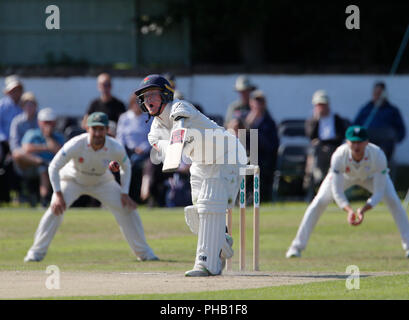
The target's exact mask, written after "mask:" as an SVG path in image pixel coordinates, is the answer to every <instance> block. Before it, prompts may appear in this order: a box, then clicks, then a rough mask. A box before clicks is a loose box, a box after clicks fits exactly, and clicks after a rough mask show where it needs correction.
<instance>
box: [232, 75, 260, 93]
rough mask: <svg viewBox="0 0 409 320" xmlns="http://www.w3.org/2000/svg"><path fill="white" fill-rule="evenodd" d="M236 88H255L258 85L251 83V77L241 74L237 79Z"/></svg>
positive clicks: (239, 89)
mask: <svg viewBox="0 0 409 320" xmlns="http://www.w3.org/2000/svg"><path fill="white" fill-rule="evenodd" d="M235 89H236V91H244V90H254V89H256V86H255V85H253V84H251V82H250V80H249V78H247V77H246V76H239V77H238V78H237V80H236V85H235Z"/></svg>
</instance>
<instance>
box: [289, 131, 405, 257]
mask: <svg viewBox="0 0 409 320" xmlns="http://www.w3.org/2000/svg"><path fill="white" fill-rule="evenodd" d="M345 137H346V140H347V142H346V143H344V144H343V145H341V146H340V147H338V148H337V149H336V150H335V152H334V153H333V155H332V157H331V167H330V170H329V172H328V174H327V176H326V177H325V179H324V181H323V182H322V184H321V186H320V188H319V190H318V193H317V195H316V196H315V198H314V199H313V201H312V202H311V204H310V205H309V206H308V208H307V210H306V212H305V214H304V218H303V219H302V222H301V225H300V226H299V228H298V232H297V235H296V236H295V239H294V240H293V242H292V244H291V246H290V248H289V249H288V251H287V253H286V257H287V258H292V257H300V256H301V251H302V250H304V249H305V247H306V246H307V242H308V239H309V237H310V235H311V232H312V230H313V228H314V226H315V225H316V223H317V222H318V219H319V218H320V216H321V215H322V213H323V212H324V210H325V209H326V208H327V206H328V205H329V204H330V203H331V202H332V200H335V202H336V203H337V205H338V206H339V207H340V208H341V209H343V210H344V211H345V212H347V213H348V216H347V220H348V223H349V224H351V225H353V226H357V225H359V224H361V223H362V221H363V219H364V215H365V213H366V212H367V211H368V210H371V209H372V208H373V207H375V206H376V205H377V204H378V203H379V202H380V201H381V200H382V199H383V200H384V201H385V203H386V205H387V206H388V209H389V211H390V213H391V214H392V216H393V219H394V221H395V223H396V225H397V227H398V229H399V232H400V236H401V239H402V246H403V249H404V250H405V255H406V257H407V258H409V221H408V217H407V215H406V212H405V209H404V208H403V207H402V204H401V202H400V199H399V197H398V195H397V194H396V191H395V188H394V186H393V183H392V180H391V178H390V177H389V173H388V172H389V170H388V164H387V160H386V156H385V153H384V152H383V151H382V150H381V149H380V148H379V147H378V146H376V145H374V144H372V143H369V140H368V132H367V130H366V129H365V128H364V127H360V126H351V127H349V128H348V129H347V131H346V133H345ZM354 185H358V186H360V187H362V188H364V189H366V190H368V191H370V192H371V193H372V196H371V197H370V198H369V199H368V200H367V202H366V204H365V205H364V206H363V207H362V208H359V209H357V210H356V211H355V210H354V209H353V208H352V207H351V205H350V203H349V202H348V199H347V198H346V196H345V193H344V191H345V190H346V189H348V188H350V187H352V186H354Z"/></svg>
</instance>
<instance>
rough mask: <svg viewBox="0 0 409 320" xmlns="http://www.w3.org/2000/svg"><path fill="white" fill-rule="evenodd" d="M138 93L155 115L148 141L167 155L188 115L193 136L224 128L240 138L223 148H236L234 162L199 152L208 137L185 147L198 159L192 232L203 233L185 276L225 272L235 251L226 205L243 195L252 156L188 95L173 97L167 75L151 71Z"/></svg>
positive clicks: (189, 211)
mask: <svg viewBox="0 0 409 320" xmlns="http://www.w3.org/2000/svg"><path fill="white" fill-rule="evenodd" d="M135 94H136V95H137V96H138V98H139V105H140V107H141V108H142V110H143V111H144V112H148V113H149V115H150V116H154V117H155V118H154V120H153V122H152V126H151V131H150V133H149V135H148V140H149V142H150V144H151V145H152V146H153V147H154V148H155V149H156V151H157V152H158V153H159V154H160V155H162V159H163V158H164V156H165V155H166V154H165V153H166V149H167V146H168V144H169V140H170V133H171V131H172V128H173V127H174V126H175V127H177V126H179V125H181V124H180V122H181V121H179V120H182V122H183V127H184V128H187V134H186V135H187V138H186V139H187V140H189V139H188V138H191V137H189V132H196V133H200V135H198V136H200V137H202V138H203V137H204V136H205V130H207V131H206V132H207V133H209V131H210V133H211V137H213V136H212V135H213V134H216V131H218V132H219V134H220V132H221V134H222V135H226V136H228V137H230V138H231V137H233V139H235V140H234V142H235V146H234V147H233V148H234V150H232V149H227V150H225V149H223V150H222V152H225V153H224V154H223V156H224V157H225V156H226V154H227V153H229V152H234V154H235V157H237V158H236V160H237V161H233V162H234V164H228V162H225V161H218V160H217V159H216V160H215V161H213V162H211V161H210V162H208V161H205V159H204V156H205V154H201V153H200V152H198V150H202V147H203V146H204V145H203V139H200V138H198V137H197V136H194V137H193V139H194V140H190V141H191V142H190V143H188V144H187V145H185V147H184V149H183V152H184V154H185V156H186V157H188V158H189V159H190V160H191V161H192V165H191V167H190V175H191V176H190V183H191V189H192V202H193V204H194V205H193V206H188V207H186V208H185V219H186V222H187V224H188V226H189V227H190V229H191V231H192V232H194V233H197V234H198V243H197V250H196V259H195V264H194V267H193V269H192V270H190V271H187V272H186V273H185V275H186V276H190V277H192V276H198V277H203V276H211V275H220V274H221V272H222V269H223V267H224V263H225V260H226V259H228V258H230V257H232V256H233V249H232V243H233V242H232V241H233V240H232V239H231V238H230V237H228V236H226V233H225V231H226V210H227V209H228V208H231V207H232V206H233V205H234V202H235V199H236V197H237V193H238V190H239V180H240V179H239V175H240V166H241V164H240V163H244V164H245V163H246V162H245V160H244V162H243V158H242V157H243V156H244V158H245V157H246V156H245V150H244V148H243V146H242V145H241V144H240V142H239V141H238V140H237V139H236V137H234V136H233V135H230V134H229V133H228V132H227V131H226V130H225V129H224V128H222V127H220V126H218V125H217V124H216V123H215V122H214V121H212V120H210V119H208V118H207V117H206V116H204V115H203V114H202V113H201V112H199V111H198V110H197V109H196V108H195V107H194V106H193V105H191V104H190V103H188V102H186V101H183V100H173V89H172V88H171V86H170V84H169V82H168V81H167V80H166V79H165V78H164V77H162V76H160V75H149V76H147V77H146V78H145V79H143V80H142V82H141V83H140V85H139V88H138V89H137V91H136V92H135ZM209 129H210V130H209ZM229 135H230V136H229ZM207 137H209V136H207ZM155 149H153V150H155ZM230 154H231V153H230ZM200 155H201V156H200ZM239 157H240V159H239ZM151 159H152V158H151ZM218 163H221V164H218ZM229 163H231V162H229Z"/></svg>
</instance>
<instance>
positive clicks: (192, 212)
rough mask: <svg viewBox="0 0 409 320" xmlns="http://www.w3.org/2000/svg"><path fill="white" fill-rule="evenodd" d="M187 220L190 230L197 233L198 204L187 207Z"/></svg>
mask: <svg viewBox="0 0 409 320" xmlns="http://www.w3.org/2000/svg"><path fill="white" fill-rule="evenodd" d="M185 220H186V224H187V225H188V227H189V229H190V231H192V232H193V233H194V234H197V233H198V232H199V212H198V211H197V207H196V206H188V207H185Z"/></svg>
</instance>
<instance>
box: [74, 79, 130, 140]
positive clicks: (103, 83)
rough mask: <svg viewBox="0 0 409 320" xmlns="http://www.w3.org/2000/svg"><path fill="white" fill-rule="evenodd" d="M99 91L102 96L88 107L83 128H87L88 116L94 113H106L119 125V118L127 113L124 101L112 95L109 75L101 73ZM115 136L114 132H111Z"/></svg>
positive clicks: (98, 81) (98, 84)
mask: <svg viewBox="0 0 409 320" xmlns="http://www.w3.org/2000/svg"><path fill="white" fill-rule="evenodd" d="M97 86H98V91H99V92H100V93H101V95H100V96H99V97H98V98H96V99H95V100H93V101H92V102H91V104H90V106H89V107H88V110H87V112H86V114H85V116H84V118H83V122H82V127H83V128H84V129H85V128H86V123H87V118H88V115H89V114H91V113H93V112H97V111H100V112H104V113H106V114H107V115H108V119H109V120H111V121H113V122H115V124H117V123H118V119H119V116H120V115H121V114H122V113H124V112H125V111H126V107H125V105H124V104H123V102H122V101H120V100H119V99H117V98H115V97H114V96H113V95H112V92H111V91H112V81H111V77H110V75H109V74H107V73H101V74H100V75H99V76H98V78H97ZM108 134H111V135H113V136H114V133H113V132H109V131H108Z"/></svg>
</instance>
